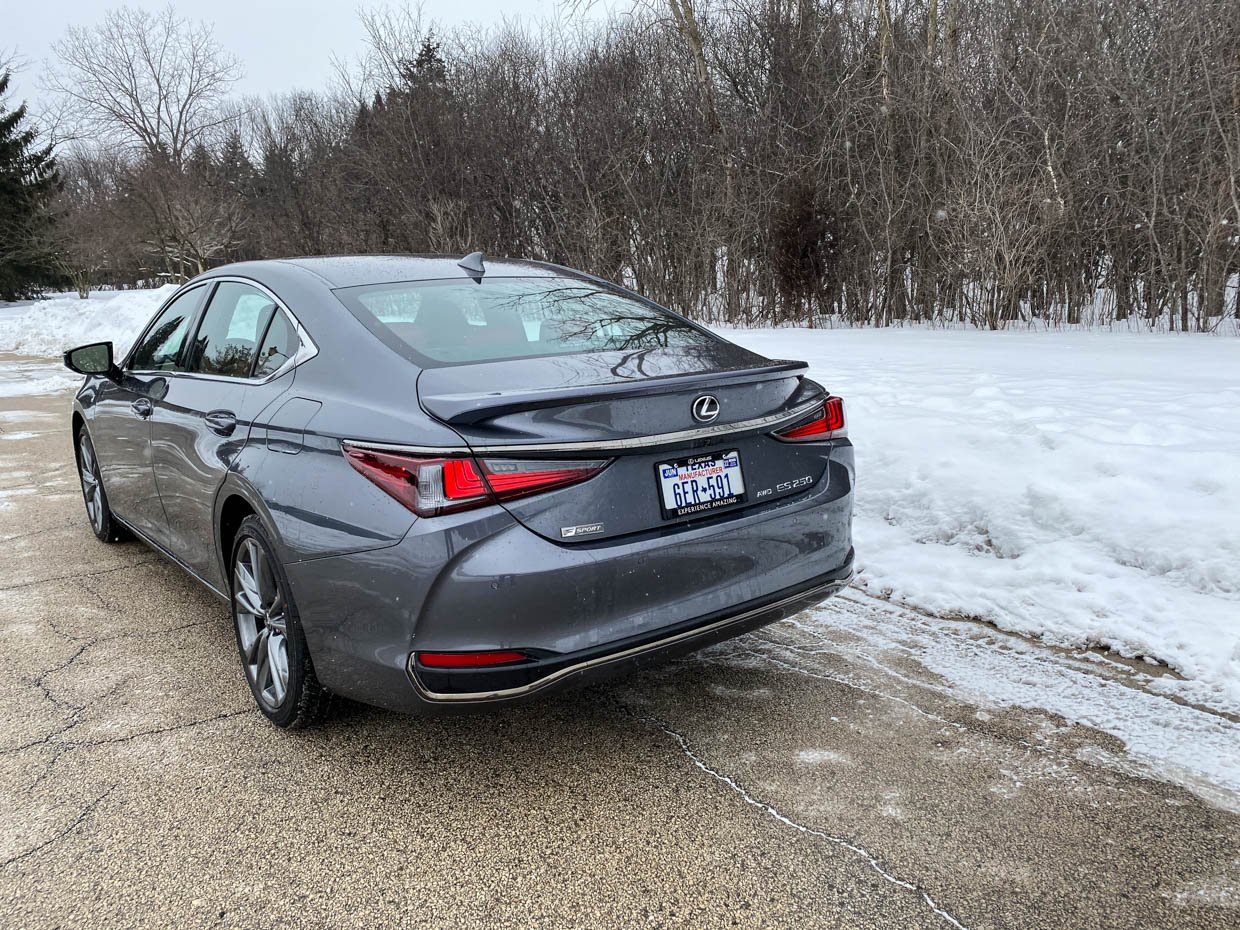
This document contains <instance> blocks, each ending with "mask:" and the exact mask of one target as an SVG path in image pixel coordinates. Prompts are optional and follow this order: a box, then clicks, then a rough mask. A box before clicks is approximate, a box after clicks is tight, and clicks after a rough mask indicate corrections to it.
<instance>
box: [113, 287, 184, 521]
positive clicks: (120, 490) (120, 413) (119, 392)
mask: <svg viewBox="0 0 1240 930" xmlns="http://www.w3.org/2000/svg"><path fill="white" fill-rule="evenodd" d="M206 293H207V288H206V287H202V286H199V287H193V288H190V289H189V290H187V291H184V292H182V293H180V294H178V295H177V296H176V297H175V298H173V299H172V300H171V301H170V302H169V303H168V304H166V305H165V306H164V308H163V309H162V310H161V311H160V312H159V313H157V314H156V315H155V319H153V320H152V321H151V323H150V325H148V326H147V328H146V331H145V332H144V333H143V334H142V336H141V337H140V338H139V339H138V341H137V342H136V343H135V344H134V348H133V350H132V351H131V352H130V354H129V357H128V359H126V360H125V361H124V362H123V364H122V371H121V377H120V379H119V381H111V380H104V381H101V382H100V384H99V391H98V394H97V395H96V398H95V401H94V404H93V405H92V407H91V422H90V427H89V428H90V437H91V442H92V443H94V446H95V454H96V456H97V457H98V459H99V465H100V468H101V469H102V471H103V485H104V487H105V488H106V489H107V493H108V505H109V506H110V507H111V509H112V512H113V513H115V514H116V515H117V516H118V517H119V518H120V519H121V520H122V521H124V522H125V523H127V524H128V525H129V526H131V527H133V528H134V529H136V530H138V531H139V532H141V533H143V534H145V535H147V536H150V537H152V538H155V536H156V534H157V533H158V531H159V530H160V528H161V527H162V526H163V524H164V522H165V521H164V512H163V506H162V504H161V502H160V498H159V494H158V492H157V491H156V488H155V476H154V472H153V471H152V468H151V422H150V416H151V412H152V411H153V410H154V407H155V404H156V403H157V398H158V397H160V396H162V395H163V393H164V391H165V390H166V388H167V385H168V379H169V377H170V376H175V373H176V372H178V371H180V370H181V368H182V350H183V348H184V345H185V337H186V335H187V334H188V332H189V329H190V326H191V324H192V322H193V320H194V318H195V315H196V313H197V312H198V308H199V306H200V305H201V303H202V301H203V298H204V296H205V295H206Z"/></svg>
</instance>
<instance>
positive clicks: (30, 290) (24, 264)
mask: <svg viewBox="0 0 1240 930" xmlns="http://www.w3.org/2000/svg"><path fill="white" fill-rule="evenodd" d="M10 77H11V74H10V73H9V72H5V73H4V74H0V101H2V100H3V99H4V96H5V94H6V92H7V91H8V87H9V79H10ZM25 119H26V105H25V104H22V105H21V106H19V107H18V108H17V109H15V110H12V111H8V112H6V111H5V110H4V109H3V108H0V300H17V299H18V298H21V297H26V296H29V295H31V294H35V293H37V292H38V291H39V290H40V289H42V288H43V287H46V286H47V285H50V284H54V283H56V282H57V281H58V280H60V278H61V275H60V273H59V271H58V268H57V263H56V251H55V246H54V243H53V240H52V232H53V227H54V225H55V215H54V213H53V212H52V198H53V197H55V195H56V193H57V192H58V191H59V190H60V187H61V181H60V175H59V173H58V172H57V170H56V160H55V159H54V158H53V157H52V147H51V146H50V145H49V146H47V147H46V148H42V149H36V148H35V147H34V146H35V140H36V138H37V134H36V133H35V131H34V130H33V129H29V128H23V126H22V123H23V122H24V121H25Z"/></svg>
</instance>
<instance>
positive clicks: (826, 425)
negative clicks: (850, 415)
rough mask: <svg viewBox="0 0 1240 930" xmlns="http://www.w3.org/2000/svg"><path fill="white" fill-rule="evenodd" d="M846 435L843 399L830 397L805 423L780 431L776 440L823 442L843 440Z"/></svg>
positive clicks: (776, 435)
mask: <svg viewBox="0 0 1240 930" xmlns="http://www.w3.org/2000/svg"><path fill="white" fill-rule="evenodd" d="M847 435H848V429H847V427H846V426H845V425H844V399H843V398H842V397H835V396H834V395H832V396H831V397H828V398H827V399H826V401H825V402H824V403H823V405H822V409H821V410H819V411H818V413H817V414H816V415H815V416H814V418H813V419H812V420H810V421H809V422H807V423H801V424H799V425H797V426H794V427H792V428H791V429H785V430H780V431H779V432H777V433H776V434H775V438H776V439H782V440H783V441H784V442H825V441H826V440H828V439H843V438H844V437H845V436H847Z"/></svg>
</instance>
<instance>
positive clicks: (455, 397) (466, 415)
mask: <svg viewBox="0 0 1240 930" xmlns="http://www.w3.org/2000/svg"><path fill="white" fill-rule="evenodd" d="M500 364H502V363H500ZM470 367H472V366H460V367H451V368H428V369H425V370H423V371H422V373H421V374H420V375H419V376H418V397H419V399H420V400H421V403H422V407H423V408H424V409H425V410H426V411H427V412H429V413H430V414H431V415H432V416H435V417H437V418H438V419H439V420H441V421H443V422H445V423H447V424H449V425H451V426H468V425H471V424H474V423H478V422H480V421H483V420H487V419H490V418H492V417H498V416H503V415H504V414H508V413H515V412H518V411H522V410H537V409H541V408H545V407H559V406H563V405H565V404H589V403H598V402H601V401H607V400H610V399H612V398H615V397H640V396H643V395H655V394H666V393H670V392H673V391H685V390H693V389H700V390H707V389H709V388H711V387H722V386H724V385H731V384H737V383H745V382H754V381H768V380H774V379H776V378H787V377H789V376H790V375H795V376H796V377H798V378H799V377H803V376H804V375H805V373H806V372H807V371H808V370H809V366H808V365H807V364H806V363H805V362H796V361H786V360H778V361H773V362H770V363H769V364H766V365H756V366H751V367H743V368H735V369H727V370H722V371H703V372H696V373H693V374H687V375H665V376H656V377H648V378H643V379H641V380H619V379H618V380H616V381H605V382H600V383H594V384H583V385H580V386H572V387H555V388H528V389H518V390H506V391H503V392H500V391H477V390H475V391H461V390H458V388H459V387H461V386H463V384H464V383H468V381H467V373H468V369H469V368H470Z"/></svg>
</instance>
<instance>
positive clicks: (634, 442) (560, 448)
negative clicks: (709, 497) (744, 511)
mask: <svg viewBox="0 0 1240 930" xmlns="http://www.w3.org/2000/svg"><path fill="white" fill-rule="evenodd" d="M824 399H825V395H824V396H823V397H822V398H819V399H817V400H812V401H810V402H809V403H806V404H801V405H800V406H798V407H794V408H793V409H792V410H787V411H785V412H783V413H774V414H767V415H766V416H764V417H755V418H754V419H752V420H742V421H740V422H739V423H718V424H716V425H714V426H700V427H697V428H695V429H682V430H676V431H675V432H671V433H655V434H653V435H649V436H632V437H630V438H628V439H593V440H586V441H583V442H533V443H519V444H514V445H510V446H495V445H487V446H474V447H473V448H472V449H470V448H467V447H451V446H410V445H403V444H400V443H390V442H368V441H367V440H365V439H346V440H344V441H343V442H344V444H345V445H347V446H352V447H362V448H367V449H378V450H379V451H381V452H411V453H413V454H415V455H469V454H477V455H505V454H508V453H512V452H595V451H597V452H607V451H611V450H613V449H614V450H624V449H645V448H649V447H652V446H663V445H670V444H672V443H677V442H692V441H694V440H697V439H721V438H723V437H725V436H731V435H733V434H734V433H744V432H748V431H750V430H760V429H770V428H771V427H774V426H779V425H780V424H781V423H787V422H789V421H791V420H796V419H798V418H800V417H803V416H805V415H806V414H807V413H810V412H812V411H813V410H814V409H815V408H817V407H821V406H822V402H823V400H824Z"/></svg>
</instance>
